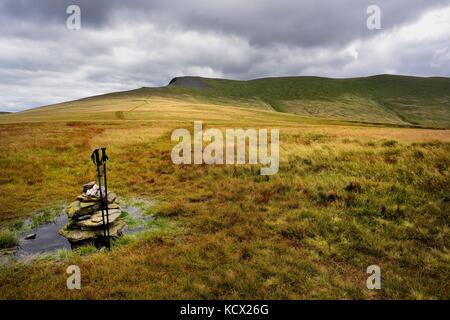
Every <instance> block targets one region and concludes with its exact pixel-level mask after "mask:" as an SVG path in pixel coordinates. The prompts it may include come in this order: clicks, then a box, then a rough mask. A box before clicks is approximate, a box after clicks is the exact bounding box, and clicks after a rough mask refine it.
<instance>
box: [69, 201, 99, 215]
mask: <svg viewBox="0 0 450 320" xmlns="http://www.w3.org/2000/svg"><path fill="white" fill-rule="evenodd" d="M98 209H99V203H98V202H80V201H78V200H77V201H74V202H72V203H71V204H70V205H69V207H68V208H67V216H68V217H69V218H71V219H73V218H77V217H81V216H84V215H88V214H92V213H94V212H95V211H97V210H98Z"/></svg>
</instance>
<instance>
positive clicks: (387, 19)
mask: <svg viewBox="0 0 450 320" xmlns="http://www.w3.org/2000/svg"><path fill="white" fill-rule="evenodd" d="M4 1H5V0H4ZM448 3H449V1H448V0H427V1H423V0H396V1H392V0H382V1H373V0H333V1H329V0H315V1H305V0H296V1H294V0H277V1H272V0H269V1H267V0H266V1H261V0H259V1H258V0H257V1H242V0H238V1H236V0H228V1H211V0H200V1H199V0H197V1H180V0H152V1H145V0H130V1H123V0H97V1H92V0H78V1H73V0H62V1H60V0H40V1H31V0H29V1H24V0H21V1H20V0H19V1H17V0H6V1H5V2H4V3H3V7H2V13H1V16H2V20H3V21H8V20H9V21H11V20H16V19H17V20H22V21H23V20H26V21H33V22H35V23H57V24H62V25H64V24H65V21H66V15H64V14H63V13H64V12H65V10H66V8H67V6H69V5H71V4H77V5H79V6H80V7H81V9H82V14H83V20H82V21H83V26H85V27H93V28H105V27H108V26H110V25H112V24H115V23H117V22H118V21H117V20H119V21H120V20H123V18H124V17H125V18H126V19H127V20H132V21H133V20H134V21H136V20H140V21H147V22H151V23H156V24H158V25H159V26H162V27H170V26H179V27H181V28H184V29H187V30H197V31H216V32H219V33H226V34H230V33H231V34H235V35H238V36H242V37H244V38H246V39H248V40H249V41H250V43H251V44H255V45H260V46H264V45H268V44H271V43H285V44H290V45H301V46H320V45H329V44H342V43H345V42H348V41H351V40H353V39H355V38H357V37H362V36H369V35H371V34H373V33H371V32H370V31H369V30H368V29H367V28H366V24H365V20H366V18H367V16H366V14H365V12H366V8H367V7H368V6H369V5H371V4H376V5H379V6H380V7H382V10H383V11H382V12H383V29H385V30H386V29H390V28H392V27H395V26H398V25H400V24H402V23H405V22H408V21H410V20H411V19H415V18H417V16H418V15H420V14H422V13H423V12H424V11H425V10H428V9H430V8H433V7H436V6H442V5H446V4H448ZM34 34H39V32H34Z"/></svg>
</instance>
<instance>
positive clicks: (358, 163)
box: [0, 101, 450, 299]
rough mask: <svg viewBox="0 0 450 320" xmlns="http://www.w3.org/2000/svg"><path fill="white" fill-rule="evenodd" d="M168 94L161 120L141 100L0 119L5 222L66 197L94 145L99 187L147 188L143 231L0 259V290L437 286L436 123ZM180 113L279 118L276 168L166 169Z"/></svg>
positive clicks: (134, 191)
mask: <svg viewBox="0 0 450 320" xmlns="http://www.w3.org/2000/svg"><path fill="white" fill-rule="evenodd" d="M166 103H167V105H165V106H164V107H167V108H168V111H167V112H169V113H171V117H173V119H171V120H169V119H170V117H168V118H166V120H165V121H162V118H163V115H158V114H157V113H156V112H155V113H152V111H148V113H146V116H145V117H147V118H146V121H129V120H117V119H116V120H114V121H95V119H96V117H97V116H96V115H95V113H94V114H93V118H94V119H91V120H90V121H80V120H78V121H75V120H73V119H72V120H70V121H69V122H66V121H53V120H55V119H53V120H52V121H51V122H39V123H37V122H36V123H15V124H2V125H0V138H1V139H0V165H1V168H2V170H1V171H0V193H1V195H2V196H1V197H0V208H2V210H1V214H0V224H1V225H2V226H4V227H7V226H12V225H13V224H14V223H16V221H18V220H20V219H24V218H26V217H29V216H30V214H31V213H32V212H36V211H40V210H43V209H45V208H46V207H51V206H54V204H55V203H61V202H68V201H71V200H72V198H73V195H74V194H77V193H78V192H79V187H80V185H81V184H82V183H84V182H86V181H89V180H92V179H93V178H94V177H95V167H94V166H93V165H92V164H91V162H90V160H89V157H90V154H91V151H92V149H93V148H94V147H96V146H99V145H106V146H107V147H108V150H109V153H110V154H109V155H110V159H111V161H110V162H109V164H108V165H109V183H110V188H111V190H114V191H115V192H117V194H120V195H122V196H124V197H129V198H142V199H149V198H151V199H154V198H157V199H158V203H157V205H156V207H155V208H154V209H152V213H153V214H155V215H156V216H157V219H156V220H155V221H150V222H149V224H150V226H149V227H150V228H149V230H148V232H144V233H142V234H139V235H130V236H126V237H124V238H122V239H120V240H118V241H117V242H116V243H115V244H114V247H113V250H112V251H111V252H96V253H93V254H91V249H89V248H88V249H83V250H87V252H84V253H86V254H83V255H80V254H77V253H72V254H67V252H66V253H64V254H59V255H58V259H57V260H55V259H50V258H49V259H41V260H37V261H34V262H32V263H29V264H14V265H11V266H5V267H2V270H1V271H0V297H1V298H29V299H31V298H33V299H36V298H41V299H42V298H48V299H52V298H55V299H74V298H85V299H134V298H149V299H165V298H179V299H185V298H199V299H215V298H218V299H240V298H261V299H298V298H310V299H314V298H327V299H328V298H330V299H331V298H348V299H356V298H363V299H372V298H390V299H395V298H414V299H415V298H420V299H430V298H431V299H443V298H448V297H450V292H449V288H448V286H446V285H445V284H446V283H447V282H448V274H449V273H450V269H449V265H450V264H449V255H448V243H449V239H450V230H449V216H448V212H449V209H450V207H449V206H450V189H449V188H450V175H449V165H450V160H449V159H450V143H449V142H450V133H449V131H447V130H422V129H406V128H380V127H358V126H343V125H330V124H328V123H325V124H324V123H318V124H313V123H311V122H302V121H301V120H300V119H301V118H297V117H296V116H291V115H281V116H280V115H277V114H274V113H270V112H263V111H260V112H259V113H258V112H256V113H255V114H254V118H251V117H250V116H249V114H248V113H247V112H249V111H248V110H242V109H239V108H235V109H228V110H227V111H222V112H218V111H217V110H216V109H214V108H213V109H212V111H211V113H209V114H202V113H201V112H200V111H201V109H195V108H197V107H192V108H191V107H187V109H186V110H183V109H182V108H181V107H180V104H178V102H176V101H175V102H170V103H169V102H167V101H166ZM143 107H144V106H143ZM145 107H146V108H152V106H151V104H150V105H149V106H146V105H145ZM104 108H105V109H107V108H111V112H112V116H114V112H115V111H117V110H114V108H115V107H114V106H112V107H111V106H109V107H106V106H104ZM154 108H156V109H158V106H156V107H154ZM194 109H195V110H197V111H199V113H198V115H199V116H200V119H202V120H203V121H204V122H205V124H206V125H207V126H210V127H219V128H222V129H225V128H227V127H228V128H239V127H244V126H245V127H256V128H257V127H266V126H267V127H270V128H272V127H278V128H280V133H281V137H280V141H281V142H280V148H281V161H280V170H279V173H278V174H277V175H275V176H270V177H263V176H261V175H259V169H260V167H259V166H258V165H256V166H250V165H242V166H225V165H223V166H206V165H199V166H186V165H185V166H175V165H173V164H172V162H171V159H170V151H171V147H172V146H173V144H172V143H171V142H170V132H171V130H172V129H173V128H179V127H185V128H189V129H190V128H192V125H193V123H192V122H190V119H191V118H190V117H196V116H197V115H194V116H192V115H191V112H192V110H194ZM137 110H139V109H137ZM222 110H223V109H222ZM105 112H106V111H105ZM107 112H109V111H107ZM133 112H136V111H131V112H124V116H125V119H130V118H132V117H133V116H136V113H133ZM56 114H57V113H56ZM53 116H55V115H53ZM84 116H85V115H84V114H82V115H80V117H81V118H83V117H84ZM183 117H185V119H184V120H180V119H182V118H183ZM186 119H187V120H186ZM24 136H26V137H28V138H27V139H23V137H24ZM392 141H395V142H392ZM125 218H126V217H125ZM152 224H156V225H152ZM70 264H77V265H79V266H80V268H81V272H82V290H81V291H77V290H74V291H70V290H67V289H66V286H65V282H66V278H67V274H66V273H65V270H66V268H67V266H68V265H70ZM371 264H377V265H379V266H380V267H381V270H382V290H380V291H370V290H367V289H366V286H365V281H366V279H367V274H366V268H367V266H369V265H371Z"/></svg>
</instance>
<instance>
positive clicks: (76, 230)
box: [59, 181, 127, 243]
mask: <svg viewBox="0 0 450 320" xmlns="http://www.w3.org/2000/svg"><path fill="white" fill-rule="evenodd" d="M101 191H102V195H103V200H105V199H104V197H105V190H104V189H103V187H102V190H101ZM121 212H122V210H121V208H120V206H119V204H118V203H117V196H116V194H115V193H114V192H108V218H109V234H110V236H111V237H119V236H121V235H122V234H123V232H124V230H125V229H126V227H127V225H126V223H125V222H124V221H123V220H121V219H120V215H121ZM103 213H104V217H105V223H106V221H107V220H106V210H103ZM67 216H68V218H69V222H68V223H67V225H65V226H64V227H63V228H62V229H61V230H60V231H59V233H60V234H61V235H62V236H64V237H66V238H67V239H68V240H69V241H70V242H71V243H80V242H89V241H92V240H95V239H96V238H99V237H102V236H103V229H104V225H103V219H102V211H101V201H100V188H99V186H98V185H97V184H96V183H95V181H92V182H89V183H86V184H85V185H83V192H82V193H81V194H80V195H79V196H78V197H77V200H76V201H74V202H72V203H71V204H70V205H69V207H68V208H67Z"/></svg>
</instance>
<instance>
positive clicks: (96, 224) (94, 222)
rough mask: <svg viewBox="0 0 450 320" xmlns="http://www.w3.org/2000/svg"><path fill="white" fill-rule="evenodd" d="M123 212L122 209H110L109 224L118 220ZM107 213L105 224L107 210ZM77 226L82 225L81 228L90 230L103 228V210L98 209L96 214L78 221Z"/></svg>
mask: <svg viewBox="0 0 450 320" xmlns="http://www.w3.org/2000/svg"><path fill="white" fill-rule="evenodd" d="M121 213H122V212H121V211H120V210H115V209H114V210H109V212H108V218H109V224H112V223H113V222H114V221H116V220H117V219H118V218H119V217H120V214H121ZM104 215H105V224H106V221H107V220H106V218H107V216H106V212H104ZM77 226H79V227H81V230H90V229H97V228H103V217H102V212H101V211H97V212H96V213H95V214H93V215H92V216H91V218H90V219H86V220H82V221H77Z"/></svg>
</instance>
